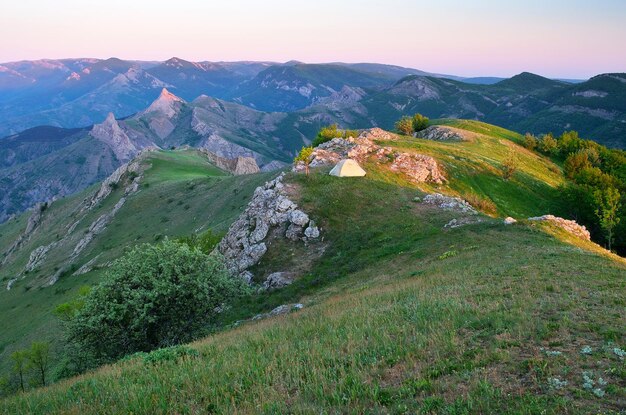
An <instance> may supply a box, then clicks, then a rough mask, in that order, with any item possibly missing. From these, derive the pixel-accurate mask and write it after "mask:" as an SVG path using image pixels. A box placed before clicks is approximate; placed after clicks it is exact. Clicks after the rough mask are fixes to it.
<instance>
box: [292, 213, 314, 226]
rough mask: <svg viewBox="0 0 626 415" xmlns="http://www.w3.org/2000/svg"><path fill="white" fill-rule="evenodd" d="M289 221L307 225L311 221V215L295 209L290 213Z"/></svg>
mask: <svg viewBox="0 0 626 415" xmlns="http://www.w3.org/2000/svg"><path fill="white" fill-rule="evenodd" d="M289 221H290V222H291V223H293V224H294V225H298V226H305V225H306V224H307V223H309V215H307V214H306V213H304V212H303V211H301V210H293V211H291V214H290V215H289Z"/></svg>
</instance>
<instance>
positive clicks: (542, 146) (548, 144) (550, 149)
mask: <svg viewBox="0 0 626 415" xmlns="http://www.w3.org/2000/svg"><path fill="white" fill-rule="evenodd" d="M539 151H541V152H542V153H545V154H549V155H552V156H554V155H556V154H558V152H559V146H558V143H557V141H556V140H555V139H554V137H553V136H552V134H546V135H544V136H543V137H541V141H539Z"/></svg>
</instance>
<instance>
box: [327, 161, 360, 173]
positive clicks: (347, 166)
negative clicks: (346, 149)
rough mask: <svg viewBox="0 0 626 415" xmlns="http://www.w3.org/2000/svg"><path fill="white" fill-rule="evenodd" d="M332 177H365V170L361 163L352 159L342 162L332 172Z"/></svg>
mask: <svg viewBox="0 0 626 415" xmlns="http://www.w3.org/2000/svg"><path fill="white" fill-rule="evenodd" d="M330 175H331V176H337V177H363V176H365V170H363V169H362V168H361V166H359V163H357V162H356V161H354V160H352V159H345V160H341V161H340V162H339V163H337V165H336V166H335V167H333V169H332V170H331V171H330Z"/></svg>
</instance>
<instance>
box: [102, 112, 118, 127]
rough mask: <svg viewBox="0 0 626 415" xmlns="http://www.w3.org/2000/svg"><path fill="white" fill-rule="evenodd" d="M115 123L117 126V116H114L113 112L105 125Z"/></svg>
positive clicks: (109, 114)
mask: <svg viewBox="0 0 626 415" xmlns="http://www.w3.org/2000/svg"><path fill="white" fill-rule="evenodd" d="M113 123H115V124H117V121H116V120H115V114H113V113H112V112H109V113H108V114H107V117H106V118H105V120H104V123H103V124H113Z"/></svg>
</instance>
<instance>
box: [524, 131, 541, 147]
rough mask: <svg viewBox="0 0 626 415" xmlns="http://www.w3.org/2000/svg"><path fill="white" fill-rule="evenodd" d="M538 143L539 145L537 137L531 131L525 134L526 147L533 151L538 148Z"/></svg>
mask: <svg viewBox="0 0 626 415" xmlns="http://www.w3.org/2000/svg"><path fill="white" fill-rule="evenodd" d="M537 145H538V141H537V137H535V136H534V135H532V134H531V133H526V135H525V136H524V147H526V148H527V149H529V150H531V151H533V150H534V149H536V148H537Z"/></svg>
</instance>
